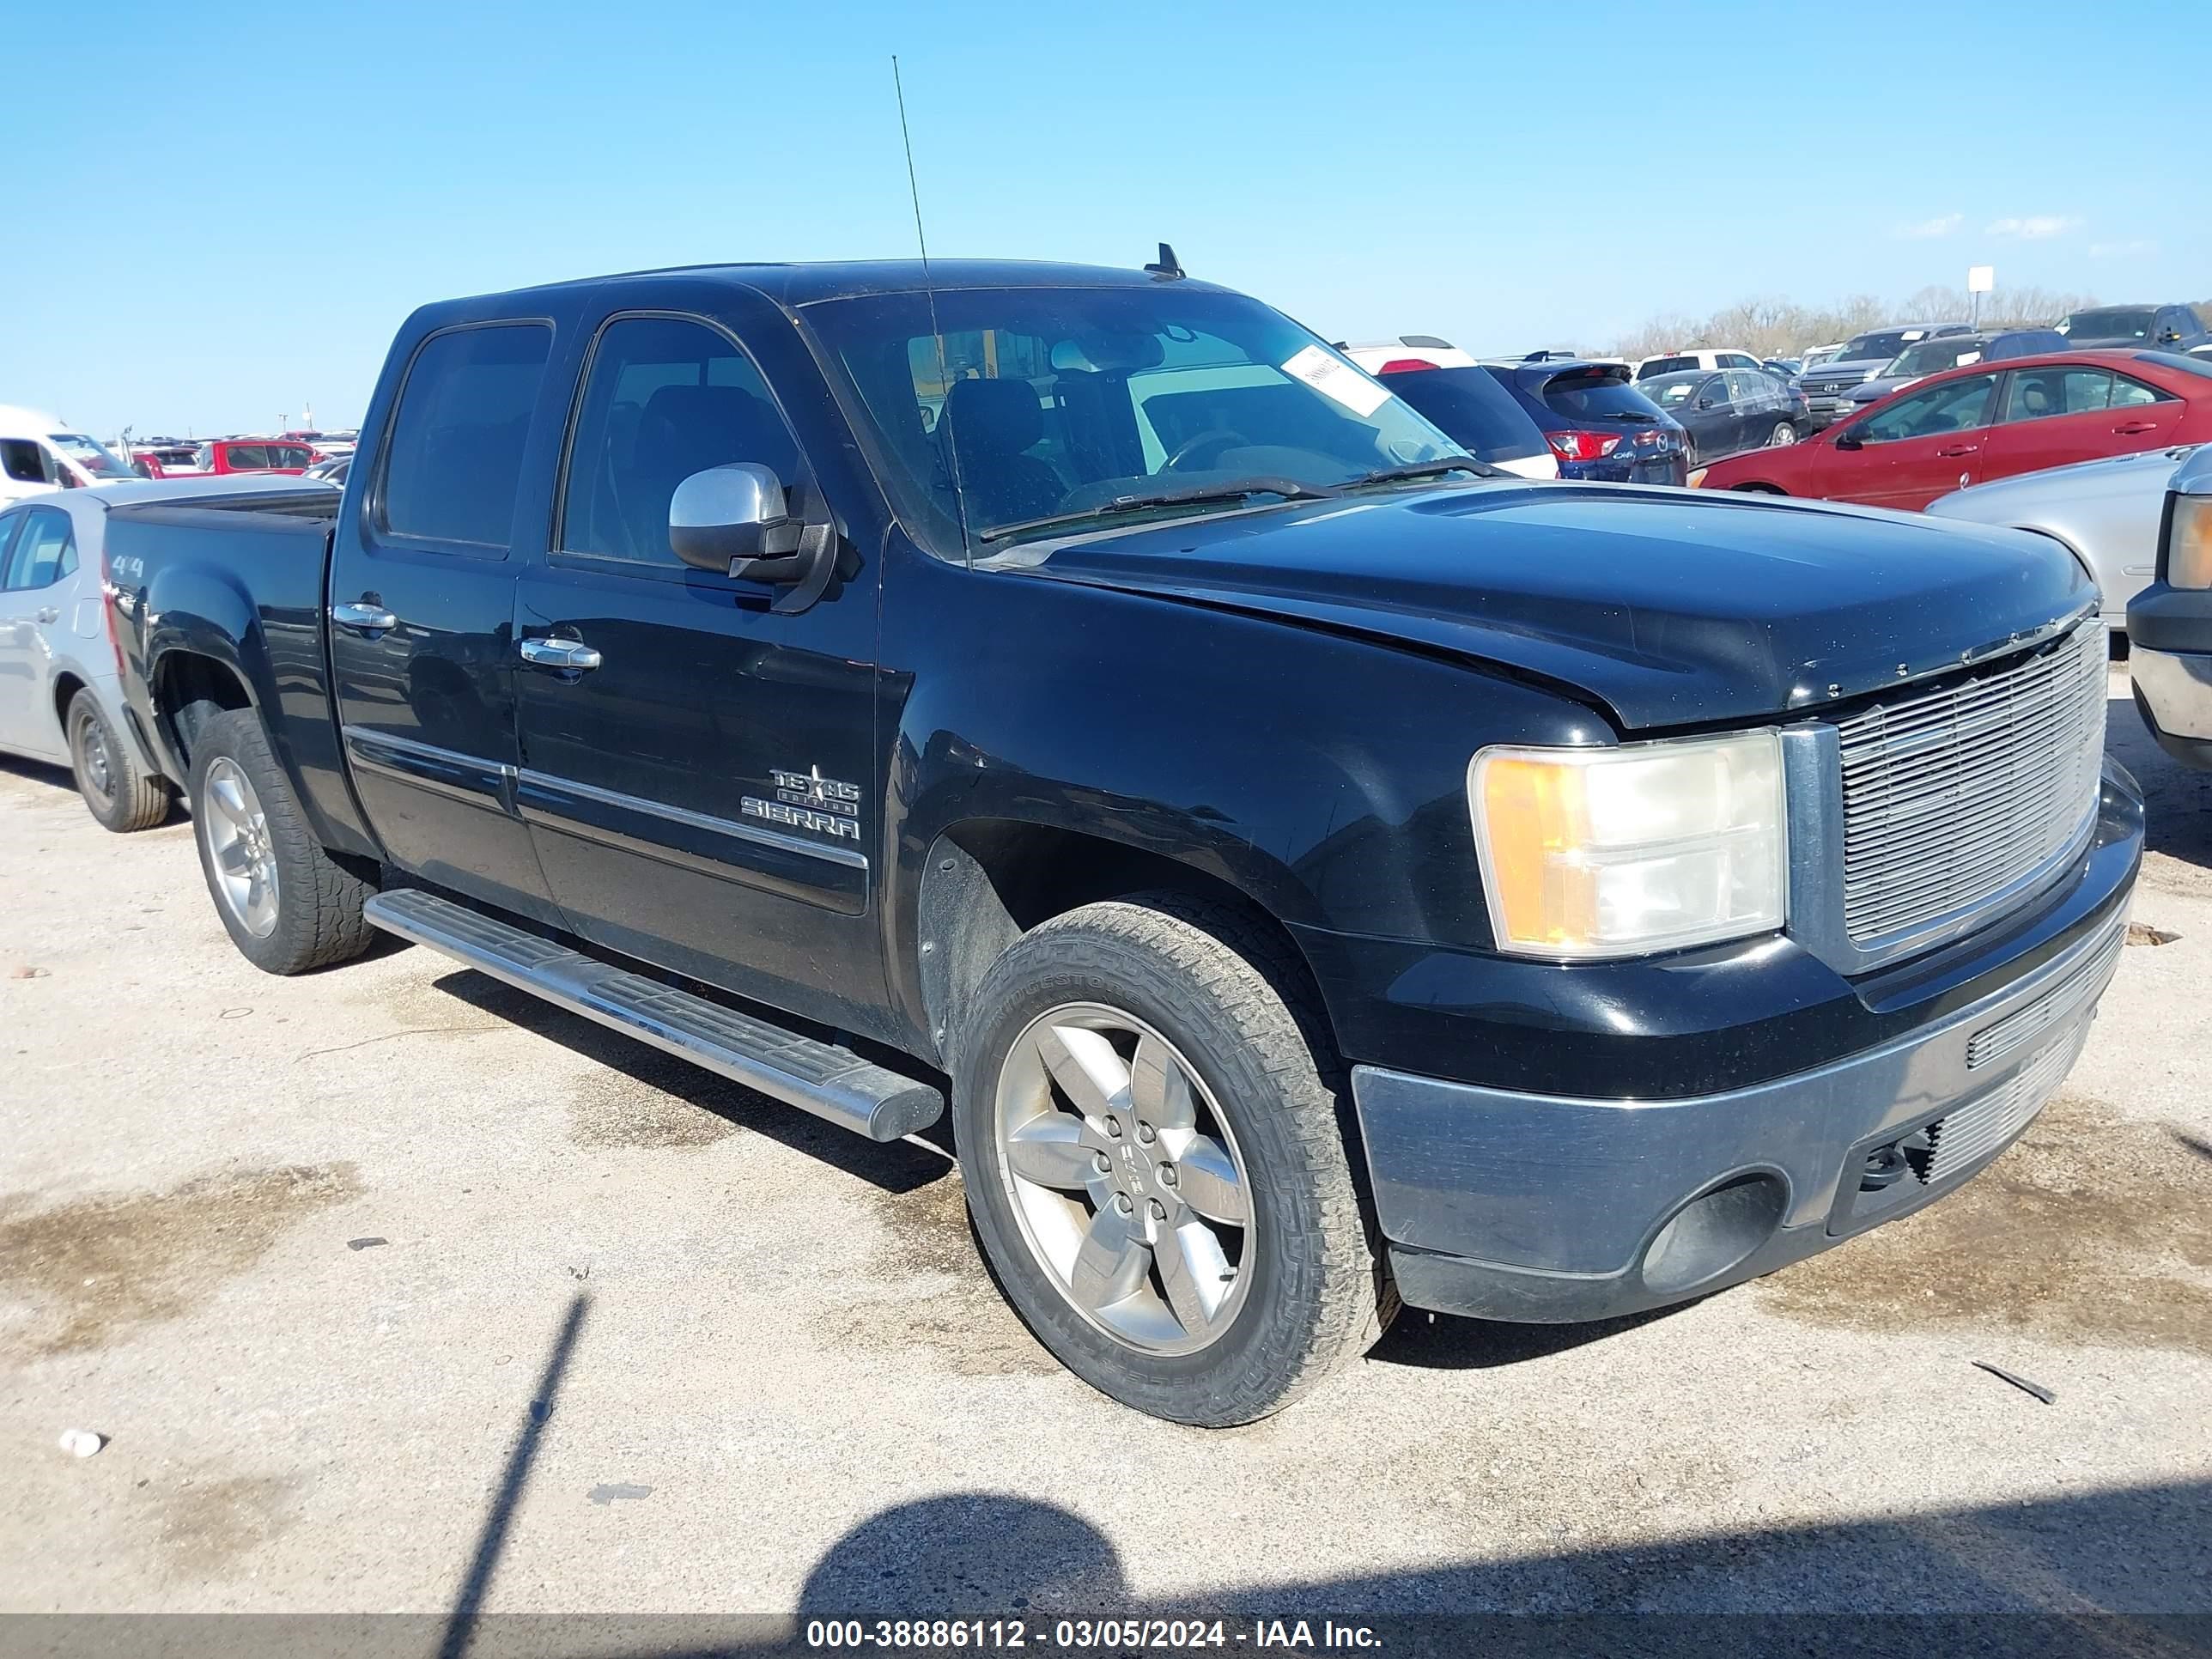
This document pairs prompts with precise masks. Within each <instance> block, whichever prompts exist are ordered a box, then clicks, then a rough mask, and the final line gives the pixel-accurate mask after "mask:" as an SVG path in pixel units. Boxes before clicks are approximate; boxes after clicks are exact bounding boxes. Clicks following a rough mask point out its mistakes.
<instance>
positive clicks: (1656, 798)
mask: <svg viewBox="0 0 2212 1659" xmlns="http://www.w3.org/2000/svg"><path fill="white" fill-rule="evenodd" d="M1467 793H1468V805H1469V807H1470V809H1471V810H1472V811H1473V813H1474V841H1475V848H1476V851H1477V853H1478V854H1479V855H1480V860H1481V864H1482V884H1483V890H1484V892H1485V893H1486V895H1487V896H1488V897H1489V900H1490V918H1491V927H1492V930H1493V931H1494V932H1495V933H1496V934H1497V938H1498V948H1499V949H1500V950H1504V951H1513V952H1516V954H1519V955H1523V956H1538V957H1623V956H1635V955H1639V954H1641V953H1643V952H1645V951H1666V950H1673V949H1674V948H1676V947H1678V946H1681V945H1702V944H1706V943H1710V942H1711V941H1712V940H1715V939H1736V938H1740V937H1741V936H1742V935H1744V934H1747V933H1766V932H1770V931H1771V930H1772V929H1774V928H1777V927H1780V926H1781V925H1782V923H1783V921H1784V916H1785V915H1786V908H1787V907H1786V904H1785V902H1784V894H1785V890H1786V888H1787V885H1788V872H1789V867H1790V864H1789V850H1788V844H1787V836H1786V833H1785V830H1784V818H1783V790H1782V744H1781V740H1780V738H1778V737H1777V736H1776V734H1775V733H1774V732H1743V733H1741V735H1738V736H1735V737H1727V738H1679V739H1674V740H1671V741H1666V742H1660V743H1638V744H1623V745H1622V746H1620V747H1619V748H1614V749H1515V748H1509V747H1504V746H1500V747H1497V748H1492V749H1486V750H1482V751H1481V752H1480V754H1478V755H1477V756H1475V757H1474V760H1473V761H1472V762H1471V763H1469V765H1468V775H1467Z"/></svg>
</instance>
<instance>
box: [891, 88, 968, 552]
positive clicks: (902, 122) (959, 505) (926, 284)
mask: <svg viewBox="0 0 2212 1659" xmlns="http://www.w3.org/2000/svg"><path fill="white" fill-rule="evenodd" d="M891 89H892V91H893V92H894V93H896V94H897V97H898V117H899V142H900V143H902V144H904V145H905V146H906V188H907V193H908V195H909V196H911V197H913V198H914V240H915V244H916V246H919V247H920V248H921V291H922V294H923V295H924V296H925V297H927V300H928V301H929V337H930V342H931V343H932V344H933V345H934V346H935V347H936V349H937V384H938V385H939V386H941V387H943V388H944V401H943V402H942V403H940V404H938V406H937V422H938V424H939V426H940V427H942V428H944V429H945V453H946V455H947V457H948V458H949V459H951V463H952V510H953V512H954V513H955V514H956V515H957V517H958V519H959V520H960V556H961V558H962V560H963V562H965V563H967V564H969V565H970V566H972V565H973V564H974V563H975V541H974V538H971V537H970V536H969V533H968V489H967V486H966V485H965V484H964V483H963V482H962V479H961V477H960V435H959V434H958V433H957V432H956V431H954V430H953V429H952V423H951V413H952V373H951V369H949V368H947V367H946V366H945V331H944V329H943V328H941V327H939V325H938V321H937V284H936V283H934V282H933V281H932V280H931V277H930V275H929V237H928V236H927V234H926V233H925V232H924V231H923V230H922V228H921V185H920V184H919V183H918V182H917V181H916V180H915V173H914V135H913V134H912V133H911V132H909V131H908V130H907V125H906V82H905V81H904V80H903V79H902V78H901V76H900V75H899V61H898V54H897V53H896V52H893V53H892V54H891Z"/></svg>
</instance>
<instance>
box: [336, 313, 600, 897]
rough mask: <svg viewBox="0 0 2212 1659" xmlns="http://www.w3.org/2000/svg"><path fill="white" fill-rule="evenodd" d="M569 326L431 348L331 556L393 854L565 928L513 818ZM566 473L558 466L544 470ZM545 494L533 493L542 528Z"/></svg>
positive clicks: (350, 717)
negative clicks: (521, 639)
mask: <svg viewBox="0 0 2212 1659" xmlns="http://www.w3.org/2000/svg"><path fill="white" fill-rule="evenodd" d="M553 332H554V331H553V329H552V327H551V326H550V325H549V324H548V323H546V322H544V321H543V320H535V321H516V322H490V323H480V324H471V325H465V326H462V327H457V328H449V329H446V330H443V331H439V332H435V333H433V334H430V335H429V336H428V337H426V338H424V339H423V340H422V341H421V342H420V343H419V344H417V345H416V348H415V349H414V351H413V353H412V356H411V357H410V360H409V362H408V365H407V368H406V369H405V371H404V380H403V381H402V383H401V385H400V386H399V389H398V392H397V394H396V407H395V408H394V409H393V410H392V412H391V413H390V416H389V417H388V419H386V420H385V421H384V423H383V425H382V441H381V444H380V452H379V453H376V454H374V455H373V456H371V457H369V460H368V465H369V476H368V477H366V478H362V479H361V480H360V481H359V483H360V484H361V486H362V488H360V489H356V490H352V491H349V492H348V495H347V498H346V501H347V509H348V510H347V511H346V512H345V513H342V514H341V516H340V520H339V525H338V529H337V540H336V544H335V548H334V550H333V553H332V556H331V581H330V592H329V595H328V604H329V609H330V639H331V686H332V693H333V697H334V700H335V702H336V703H337V712H338V720H339V723H340V726H341V728H342V730H343V737H344V741H345V748H346V755H347V758H348V761H349V765H350V769H351V771H352V775H353V778H354V784H355V787H356V790H357V791H358V792H359V794H360V798H361V804H362V810H363V811H365V812H366V814H367V815H368V821H369V823H370V825H371V826H372V827H373V828H374V830H375V831H376V835H377V837H378V839H379V840H380V842H382V844H383V847H384V848H385V851H386V854H387V856H389V857H390V858H391V859H392V860H393V862H395V863H397V864H398V866H400V867H401V868H403V869H404V870H407V871H409V872H412V873H413V874H416V875H417V876H420V877H422V878H424V879H425V880H428V881H432V882H435V883H436V884H440V885H441V886H446V887H451V888H453V889H456V890H459V891H461V892H464V893H468V894H471V895H472V896H476V897H478V898H481V899H484V900H487V901H489V902H492V903H495V904H498V905H501V906H503V907H505V908H509V909H513V910H516V911H519V912H520V913H522V914H524V915H532V916H535V917H537V918H538V919H539V920H541V921H553V920H555V917H556V913H555V911H554V909H553V907H552V904H551V902H550V899H549V898H548V897H547V896H546V892H545V883H544V877H543V876H542V875H541V874H540V872H539V871H538V859H537V854H535V853H534V852H533V851H532V848H531V841H530V831H529V829H528V828H527V827H526V825H525V824H524V823H523V822H522V820H521V818H520V817H519V816H518V815H517V814H516V811H515V806H514V776H515V763H516V752H515V736H514V679H515V659H514V641H513V614H514V584H515V573H516V570H517V568H518V565H517V562H516V561H514V560H513V559H512V558H511V557H510V547H511V544H512V542H513V532H514V525H515V523H516V521H517V519H518V517H519V516H520V513H519V508H518V501H520V499H521V498H523V497H524V496H525V495H526V494H530V493H533V492H529V491H526V489H525V472H526V457H529V456H531V455H533V454H537V453H540V450H541V449H542V450H543V451H544V452H545V453H550V450H551V448H552V447H553V445H554V443H555V442H556V439H557V433H558V426H559V421H560V410H558V409H557V408H556V409H554V410H550V411H549V412H548V413H546V414H545V415H544V416H543V417H542V418H543V419H544V421H545V422H548V423H549V425H550V429H551V432H552V434H553V435H551V436H548V437H547V438H546V439H545V440H544V444H543V445H542V446H533V445H532V443H531V441H530V438H531V431H532V425H533V423H534V422H536V421H538V419H540V418H541V417H540V416H539V414H538V405H539V404H540V402H541V394H542V393H543V392H544V382H545V368H546V362H547V358H548V356H549V355H550V352H551V350H552V347H553ZM543 470H544V471H550V463H549V464H547V465H545V466H544V469H543ZM543 488H544V486H543V483H542V482H540V483H538V486H537V489H536V491H535V492H534V494H535V499H536V502H537V505H538V509H539V512H540V513H542V511H543V505H544V495H543Z"/></svg>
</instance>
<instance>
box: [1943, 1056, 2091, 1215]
mask: <svg viewBox="0 0 2212 1659" xmlns="http://www.w3.org/2000/svg"><path fill="white" fill-rule="evenodd" d="M2088 1037H2089V1022H2088V1020H2087V1019H2086V1018H2084V1019H2082V1020H2081V1022H2080V1024H2078V1025H2077V1026H2076V1027H2075V1030H2073V1031H2072V1032H2071V1033H2069V1035H2067V1036H2062V1037H2060V1038H2059V1039H2058V1040H2057V1042H2053V1043H2052V1044H2051V1046H2050V1047H2049V1048H2045V1050H2044V1051H2043V1052H2042V1053H2041V1054H2038V1055H2036V1056H2035V1058H2034V1059H2033V1060H2029V1061H2028V1062H2027V1065H2025V1066H2021V1068H2020V1070H2019V1071H2018V1072H2017V1073H2015V1074H2014V1075H2013V1077H2012V1078H2011V1079H2010V1080H2008V1081H2007V1082H2005V1083H2002V1084H2000V1085H1997V1087H1996V1088H1994V1089H1992V1090H1990V1092H1989V1093H1987V1094H1985V1095H1984V1096H1983V1097H1981V1098H1980V1099H1979V1100H1977V1101H1973V1102H1971V1103H1968V1104H1966V1105H1964V1106H1961V1107H1960V1108H1959V1109H1958V1110H1957V1111H1955V1112H1953V1113H1951V1114H1950V1115H1948V1116H1947V1117H1945V1118H1943V1119H1942V1121H1940V1122H1937V1123H1935V1124H1933V1125H1931V1126H1930V1127H1929V1131H1928V1139H1929V1153H1928V1158H1927V1162H1926V1163H1925V1164H1923V1165H1922V1166H1921V1168H1920V1169H1919V1170H1918V1174H1919V1176H1920V1179H1921V1180H1922V1181H1923V1182H1927V1183H1928V1184H1929V1185H1930V1186H1933V1185H1934V1184H1935V1183H1936V1182H1939V1181H1941V1180H1942V1179H1943V1178H1944V1177H1945V1176H1953V1175H1956V1174H1957V1173H1958V1172H1959V1171H1960V1170H1963V1169H1965V1168H1966V1166H1967V1165H1968V1164H1972V1163H1973V1162H1974V1161H1975V1160H1976V1159H1977V1158H1982V1157H1984V1156H1985V1155H1986V1154H1988V1153H1989V1152H1993V1151H1995V1150H1996V1148H1997V1147H1999V1146H2003V1145H2004V1144H2005V1142H2007V1141H2008V1140H2010V1139H2012V1138H2013V1137H2014V1136H2015V1135H2016V1134H2018V1133H2020V1132H2021V1130H2022V1129H2024V1128H2026V1127H2027V1124H2028V1121H2029V1120H2030V1119H2032V1118H2033V1117H2034V1115H2036V1114H2037V1113H2038V1112H2039V1111H2041V1110H2042V1109H2043V1108H2044V1103H2045V1102H2046V1101H2048V1100H2049V1099H2050V1098H2051V1096H2053V1095H2055V1094H2057V1092H2058V1085H2060V1084H2061V1083H2063V1082H2064V1081H2065V1079H2066V1073H2068V1072H2069V1071H2071V1070H2072V1069H2073V1067H2074V1061H2075V1058H2076V1057H2077V1056H2079V1055H2080V1054H2081V1045H2082V1044H2083V1043H2084V1042H2087V1041H2088Z"/></svg>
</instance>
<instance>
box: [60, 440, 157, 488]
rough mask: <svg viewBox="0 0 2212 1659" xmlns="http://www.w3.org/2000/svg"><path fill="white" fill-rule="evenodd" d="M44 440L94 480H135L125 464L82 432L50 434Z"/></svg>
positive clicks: (134, 473) (135, 475)
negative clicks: (89, 474)
mask: <svg viewBox="0 0 2212 1659" xmlns="http://www.w3.org/2000/svg"><path fill="white" fill-rule="evenodd" d="M46 439H47V441H48V442H50V443H52V445H53V447H55V448H56V449H58V450H60V451H61V453H63V454H64V455H66V456H68V457H69V458H70V459H71V460H73V461H75V462H76V464H77V465H79V466H81V467H82V468H83V469H84V470H85V471H88V472H89V473H91V474H92V476H93V477H95V478H135V477H137V476H138V475H137V473H136V472H133V471H131V468H130V466H129V465H127V464H126V463H125V462H123V461H120V460H118V459H116V457H115V455H114V453H113V452H112V451H111V450H109V449H108V448H107V447H106V445H104V444H102V443H101V442H100V441H99V440H98V439H96V438H88V437H86V436H85V435H84V434H82V432H50V433H48V434H47V435H46Z"/></svg>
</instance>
